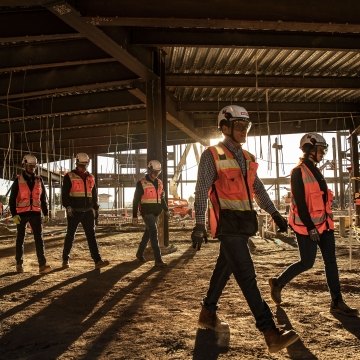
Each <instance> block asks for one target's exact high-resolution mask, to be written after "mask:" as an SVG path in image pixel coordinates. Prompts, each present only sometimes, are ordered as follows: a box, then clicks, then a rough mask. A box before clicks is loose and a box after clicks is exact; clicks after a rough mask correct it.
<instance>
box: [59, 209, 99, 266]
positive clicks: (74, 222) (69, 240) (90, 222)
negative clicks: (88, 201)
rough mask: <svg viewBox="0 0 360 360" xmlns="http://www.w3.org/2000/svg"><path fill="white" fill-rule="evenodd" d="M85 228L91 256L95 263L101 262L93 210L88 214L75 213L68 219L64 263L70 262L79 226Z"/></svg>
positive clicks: (87, 212)
mask: <svg viewBox="0 0 360 360" xmlns="http://www.w3.org/2000/svg"><path fill="white" fill-rule="evenodd" d="M80 223H81V225H82V226H83V228H84V231H85V235H86V240H87V243H88V246H89V250H90V254H91V257H92V259H93V260H94V262H95V263H97V262H98V261H100V260H101V256H100V254H99V249H98V245H97V242H96V237H95V218H94V213H93V211H92V210H89V211H86V212H76V211H75V212H74V215H73V216H69V217H68V218H67V230H66V236H65V241H64V250H63V256H62V257H63V261H68V260H69V257H70V251H71V248H72V246H73V242H74V239H75V233H76V230H77V228H78V226H79V224H80Z"/></svg>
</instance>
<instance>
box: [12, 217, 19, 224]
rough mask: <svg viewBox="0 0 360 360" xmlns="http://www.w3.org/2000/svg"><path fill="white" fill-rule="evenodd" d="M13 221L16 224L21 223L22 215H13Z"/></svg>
mask: <svg viewBox="0 0 360 360" xmlns="http://www.w3.org/2000/svg"><path fill="white" fill-rule="evenodd" d="M12 221H13V223H14V224H16V225H19V224H20V222H21V217H20V215H15V216H13V217H12Z"/></svg>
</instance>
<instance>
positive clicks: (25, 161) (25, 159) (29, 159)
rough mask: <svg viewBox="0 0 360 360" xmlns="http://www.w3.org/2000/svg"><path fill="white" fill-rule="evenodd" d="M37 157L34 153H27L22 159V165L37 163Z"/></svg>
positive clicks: (34, 164)
mask: <svg viewBox="0 0 360 360" xmlns="http://www.w3.org/2000/svg"><path fill="white" fill-rule="evenodd" d="M37 163H38V162H37V158H36V157H35V156H34V155H30V154H27V155H25V156H24V157H23V159H22V165H23V166H24V165H33V166H36V165H37Z"/></svg>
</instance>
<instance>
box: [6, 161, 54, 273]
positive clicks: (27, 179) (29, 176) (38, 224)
mask: <svg viewBox="0 0 360 360" xmlns="http://www.w3.org/2000/svg"><path fill="white" fill-rule="evenodd" d="M37 165H38V162H37V159H36V157H35V156H34V155H31V154H27V155H25V156H24V157H23V160H22V166H23V168H24V169H23V171H22V173H21V174H20V175H18V176H17V178H16V179H15V181H14V182H13V184H12V186H11V190H10V199H9V207H10V212H11V215H12V220H13V222H14V224H16V229H17V235H16V255H15V259H16V271H17V272H18V273H23V272H24V265H23V262H24V260H23V257H24V240H25V230H26V224H27V223H29V224H30V226H31V228H32V232H33V235H34V240H35V249H36V256H37V259H38V263H39V273H40V274H46V273H48V272H50V271H51V270H52V269H51V266H50V265H48V264H47V263H46V258H45V246H44V240H43V237H42V235H43V234H42V222H43V223H47V222H48V221H49V216H48V204H47V197H46V190H45V186H44V183H43V180H42V178H41V177H40V176H37V175H35V169H36V167H37ZM41 212H42V213H43V215H44V217H43V219H41Z"/></svg>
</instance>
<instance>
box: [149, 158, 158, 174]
mask: <svg viewBox="0 0 360 360" xmlns="http://www.w3.org/2000/svg"><path fill="white" fill-rule="evenodd" d="M148 169H149V171H161V163H160V161H158V160H150V161H149V164H148Z"/></svg>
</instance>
